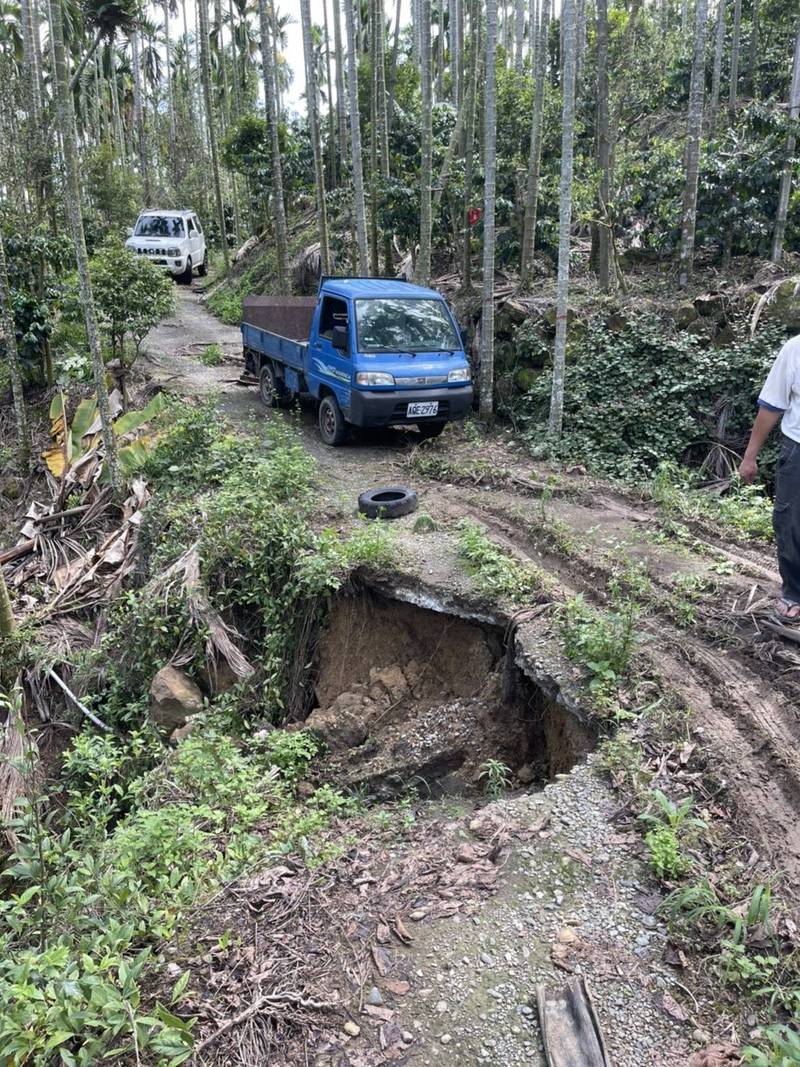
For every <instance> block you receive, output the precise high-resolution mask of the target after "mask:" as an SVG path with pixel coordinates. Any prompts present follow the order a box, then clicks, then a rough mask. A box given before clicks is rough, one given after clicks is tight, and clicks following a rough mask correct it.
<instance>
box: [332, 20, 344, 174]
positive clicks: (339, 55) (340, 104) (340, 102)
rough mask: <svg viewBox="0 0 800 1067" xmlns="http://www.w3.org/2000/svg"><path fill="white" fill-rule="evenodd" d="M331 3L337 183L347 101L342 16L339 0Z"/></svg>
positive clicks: (341, 160)
mask: <svg viewBox="0 0 800 1067" xmlns="http://www.w3.org/2000/svg"><path fill="white" fill-rule="evenodd" d="M332 3H333V47H334V49H335V54H336V122H337V126H338V131H339V184H340V185H343V184H344V161H345V159H346V158H347V103H346V100H345V92H344V51H343V50H342V16H341V12H340V10H339V0H332Z"/></svg>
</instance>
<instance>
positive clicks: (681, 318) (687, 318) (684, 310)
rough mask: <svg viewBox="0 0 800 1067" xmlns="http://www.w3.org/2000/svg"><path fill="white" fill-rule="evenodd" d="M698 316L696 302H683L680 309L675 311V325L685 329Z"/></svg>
mask: <svg viewBox="0 0 800 1067" xmlns="http://www.w3.org/2000/svg"><path fill="white" fill-rule="evenodd" d="M696 318H697V311H696V309H695V306H694V304H681V306H680V307H679V308H678V310H677V311H676V312H675V325H676V326H677V327H678V329H680V330H685V329H686V327H687V326H688V325H689V324H690V323H692V322H694V320H695V319H696Z"/></svg>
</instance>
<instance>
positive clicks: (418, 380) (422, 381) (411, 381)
mask: <svg viewBox="0 0 800 1067" xmlns="http://www.w3.org/2000/svg"><path fill="white" fill-rule="evenodd" d="M394 380H395V382H396V383H397V385H399V386H401V387H402V386H415V385H444V384H445V383H446V382H447V375H446V374H435V375H429V376H428V377H427V378H426V377H424V376H422V377H408V378H398V377H397V376H396V375H395V379H394Z"/></svg>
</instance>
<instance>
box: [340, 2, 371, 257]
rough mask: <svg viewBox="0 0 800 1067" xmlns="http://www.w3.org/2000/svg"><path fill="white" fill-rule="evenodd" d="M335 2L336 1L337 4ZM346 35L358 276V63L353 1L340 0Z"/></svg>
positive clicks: (363, 218) (361, 245)
mask: <svg viewBox="0 0 800 1067" xmlns="http://www.w3.org/2000/svg"><path fill="white" fill-rule="evenodd" d="M337 2H338V0H337ZM344 25H345V33H346V34H347V93H348V100H349V110H350V166H351V170H352V173H353V212H354V214H355V217H356V244H357V247H358V273H359V274H366V272H367V208H366V204H365V202H364V161H363V158H362V155H361V117H360V115H359V111H358V60H357V56H356V28H355V17H354V14H353V0H344Z"/></svg>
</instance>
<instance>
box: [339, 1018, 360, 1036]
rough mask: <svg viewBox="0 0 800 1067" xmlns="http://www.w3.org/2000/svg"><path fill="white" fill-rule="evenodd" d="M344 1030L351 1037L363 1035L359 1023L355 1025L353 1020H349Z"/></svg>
mask: <svg viewBox="0 0 800 1067" xmlns="http://www.w3.org/2000/svg"><path fill="white" fill-rule="evenodd" d="M343 1029H344V1032H345V1033H346V1034H349V1035H350V1037H358V1035H359V1034H360V1033H361V1027H360V1026H359V1025H358V1024H357V1023H354V1022H353V1020H352V1019H348V1020H347V1022H346V1023H345V1024H344V1027H343Z"/></svg>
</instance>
